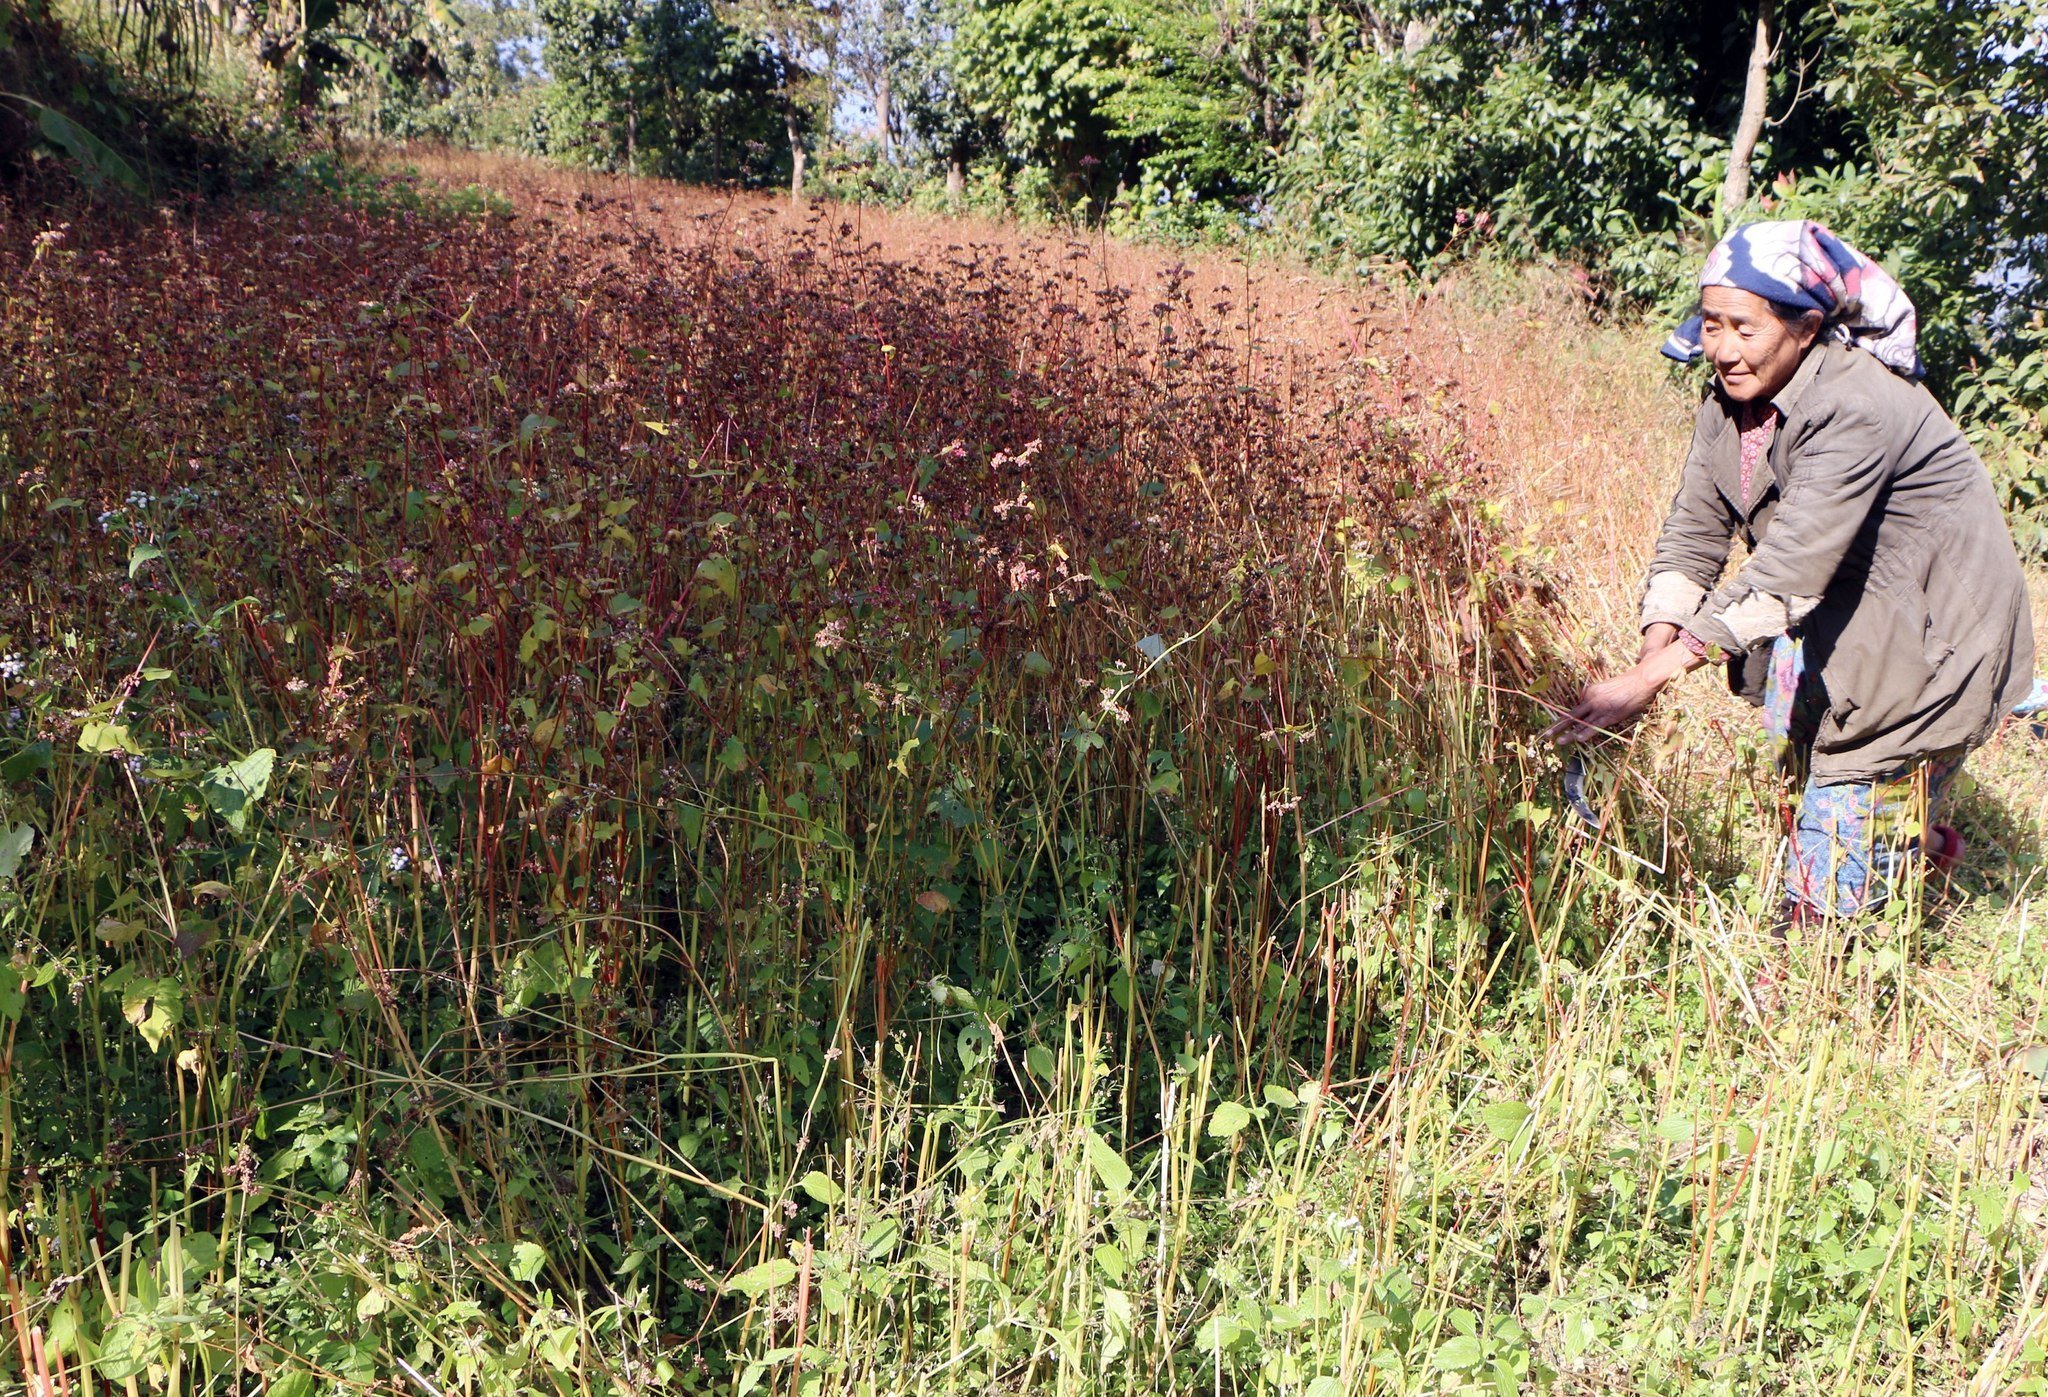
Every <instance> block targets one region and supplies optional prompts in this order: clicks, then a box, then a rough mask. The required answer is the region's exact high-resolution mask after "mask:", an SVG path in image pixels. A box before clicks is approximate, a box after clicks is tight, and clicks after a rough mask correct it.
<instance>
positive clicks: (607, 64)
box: [540, 0, 786, 184]
mask: <svg viewBox="0 0 2048 1397" xmlns="http://www.w3.org/2000/svg"><path fill="white" fill-rule="evenodd" d="M540 13H541V18H542V21H543V23H544V24H545V25H546V30H547V42H546V46H545V49H544V53H545V61H546V64H547V68H548V71H549V73H550V74H551V75H552V78H553V82H552V84H551V86H550V89H549V92H548V96H547V104H546V106H545V108H544V109H543V121H544V124H545V133H544V141H543V144H544V145H545V147H546V148H547V149H548V150H549V151H550V152H552V153H554V154H558V155H567V156H571V157H574V158H579V159H583V160H588V161H592V162H595V163H598V164H606V165H623V166H625V167H627V168H630V169H634V170H637V171H640V172H644V173H648V174H656V175H663V176H667V177H670V178H675V179H689V180H704V181H712V180H731V179H736V180H740V181H742V182H744V183H749V184H759V183H765V182H768V181H771V180H774V179H776V178H778V177H779V176H780V173H781V171H782V170H783V169H784V168H786V167H785V166H783V165H782V164H781V162H780V161H779V160H778V159H777V157H776V154H775V152H776V151H777V149H778V147H779V146H780V144H781V141H780V132H779V131H778V129H777V127H778V125H779V123H777V122H776V121H775V119H774V108H775V105H776V102H777V100H778V94H779V93H780V91H781V90H782V88H783V87H784V85H785V77H784V74H783V71H782V65H781V63H780V62H779V60H778V59H777V57H776V55H775V54H774V53H773V52H772V51H771V50H769V49H768V48H767V47H766V46H765V45H763V44H761V43H760V42H758V41H757V40H755V39H753V38H752V37H751V36H749V35H748V34H746V33H744V32H743V31H740V30H737V29H735V28H733V27H732V26H730V25H727V24H725V23H724V22H723V21H721V20H720V19H719V18H718V16H716V15H715V14H714V13H713V12H712V10H711V8H710V6H709V5H708V4H706V3H705V0H541V6H540Z"/></svg>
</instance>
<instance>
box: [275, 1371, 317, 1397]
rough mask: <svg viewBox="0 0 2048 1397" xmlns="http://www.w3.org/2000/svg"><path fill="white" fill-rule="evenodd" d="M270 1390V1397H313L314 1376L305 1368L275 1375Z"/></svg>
mask: <svg viewBox="0 0 2048 1397" xmlns="http://www.w3.org/2000/svg"><path fill="white" fill-rule="evenodd" d="M269 1388H270V1397H313V1375H312V1374H311V1373H309V1372H307V1371H306V1370H305V1369H303V1368H295V1369H293V1370H292V1371H291V1372H289V1373H273V1374H272V1375H271V1377H270V1383H269Z"/></svg>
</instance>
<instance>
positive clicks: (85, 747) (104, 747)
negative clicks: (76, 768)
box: [78, 723, 142, 756]
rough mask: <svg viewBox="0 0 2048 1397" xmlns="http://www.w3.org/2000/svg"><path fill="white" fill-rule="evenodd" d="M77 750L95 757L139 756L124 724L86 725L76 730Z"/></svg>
mask: <svg viewBox="0 0 2048 1397" xmlns="http://www.w3.org/2000/svg"><path fill="white" fill-rule="evenodd" d="M78 750H79V751H81V752H92V753H94V754H96V755H100V756H107V755H118V754H121V753H127V754H130V755H137V754H140V752H141V751H142V749H141V748H140V747H138V746H136V745H135V739H134V738H133V737H132V736H130V735H129V732H128V725H127V724H126V723H87V724H86V725H85V726H84V727H82V728H80V729H79V730H78Z"/></svg>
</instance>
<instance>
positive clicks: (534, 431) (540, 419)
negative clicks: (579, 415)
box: [519, 412, 562, 446]
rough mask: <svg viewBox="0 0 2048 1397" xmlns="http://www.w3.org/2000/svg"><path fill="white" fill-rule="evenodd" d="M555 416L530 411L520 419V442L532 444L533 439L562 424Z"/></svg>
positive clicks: (522, 444)
mask: <svg viewBox="0 0 2048 1397" xmlns="http://www.w3.org/2000/svg"><path fill="white" fill-rule="evenodd" d="M561 425H562V424H561V423H559V422H557V421H556V420H555V419H554V418H552V417H548V416H545V415H544V414H542V413H538V412H529V413H527V414H526V416H525V417H523V418H521V419H520V421H519V444H520V445H521V446H530V445H532V444H533V439H534V438H535V437H537V436H541V435H543V434H545V433H547V432H549V431H552V430H553V429H554V428H556V427H559V426H561Z"/></svg>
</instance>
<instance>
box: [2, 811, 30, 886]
mask: <svg viewBox="0 0 2048 1397" xmlns="http://www.w3.org/2000/svg"><path fill="white" fill-rule="evenodd" d="M35 843H36V827H35V826H34V825H26V824H24V825H16V826H15V827H14V828H13V829H0V880H4V879H10V878H12V877H14V875H15V874H17V873H19V872H20V871H21V861H22V860H23V859H25V858H27V857H28V851H29V850H30V849H32V848H34V847H35Z"/></svg>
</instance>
